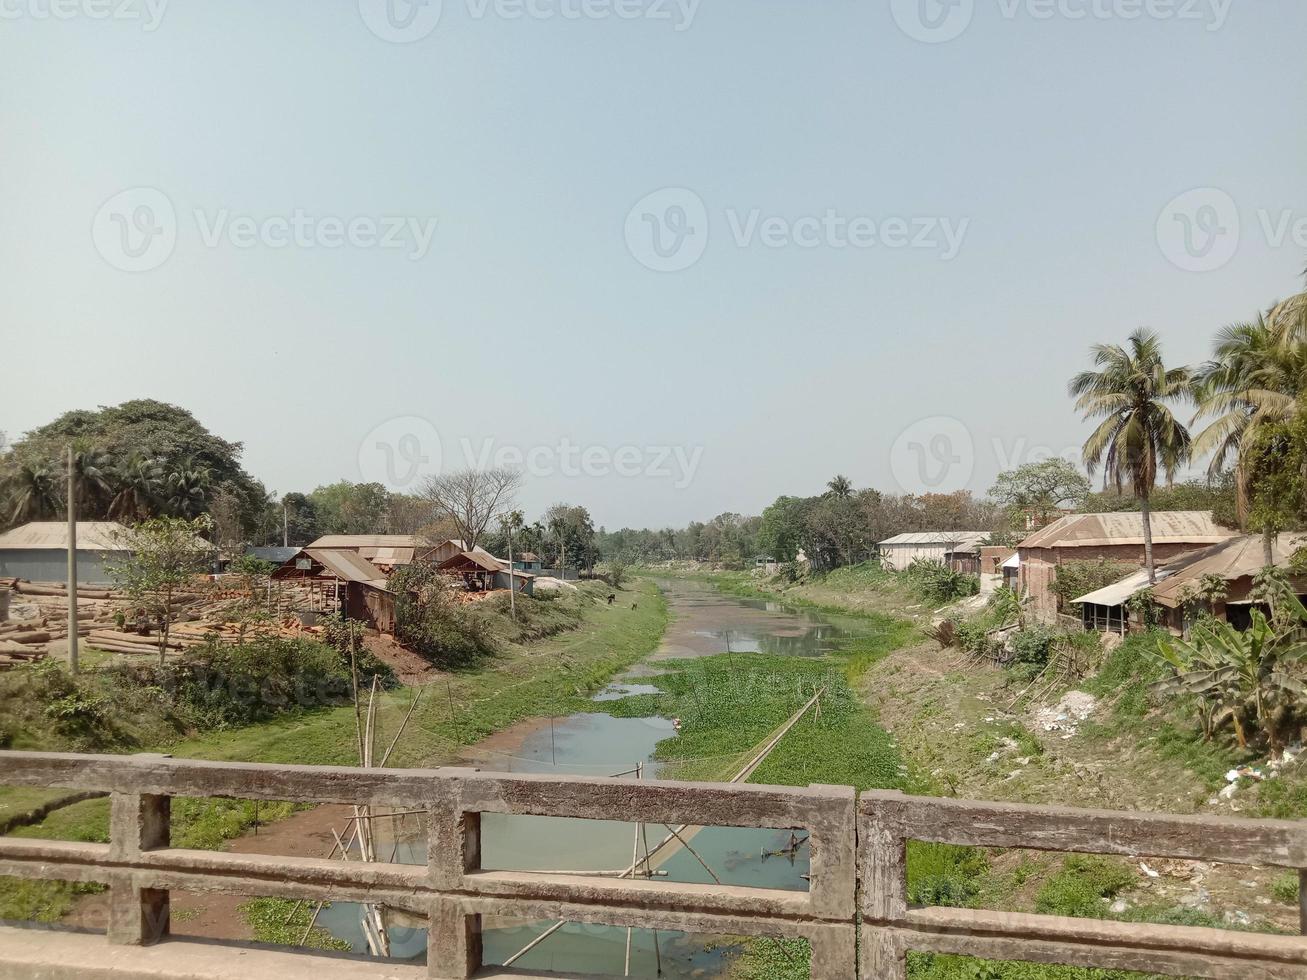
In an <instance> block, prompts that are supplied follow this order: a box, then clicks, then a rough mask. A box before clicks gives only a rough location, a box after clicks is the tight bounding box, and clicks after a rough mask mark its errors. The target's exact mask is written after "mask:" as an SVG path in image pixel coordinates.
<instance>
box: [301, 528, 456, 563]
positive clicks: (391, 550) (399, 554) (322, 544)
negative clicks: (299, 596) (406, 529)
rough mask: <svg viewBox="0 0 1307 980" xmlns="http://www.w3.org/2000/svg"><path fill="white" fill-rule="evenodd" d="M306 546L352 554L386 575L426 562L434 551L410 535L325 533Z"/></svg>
mask: <svg viewBox="0 0 1307 980" xmlns="http://www.w3.org/2000/svg"><path fill="white" fill-rule="evenodd" d="M308 547H309V548H313V549H316V550H324V549H325V550H330V551H349V552H353V553H354V554H356V555H358V556H359V557H360V558H363V559H366V560H367V561H368V562H370V563H371V564H373V565H376V566H377V567H378V568H380V569H382V570H383V571H387V572H391V571H394V570H395V569H396V568H398V567H399V566H401V565H411V564H413V562H414V561H420V560H423V559H429V558H430V557H431V552H432V551H433V550H434V549H433V547H432V546H431V545H428V544H424V543H423V542H422V541H421V539H419V538H418V537H416V536H415V535H412V534H325V535H323V536H322V537H320V538H318V539H317V540H316V541H314V542H313V543H312V544H310V545H308Z"/></svg>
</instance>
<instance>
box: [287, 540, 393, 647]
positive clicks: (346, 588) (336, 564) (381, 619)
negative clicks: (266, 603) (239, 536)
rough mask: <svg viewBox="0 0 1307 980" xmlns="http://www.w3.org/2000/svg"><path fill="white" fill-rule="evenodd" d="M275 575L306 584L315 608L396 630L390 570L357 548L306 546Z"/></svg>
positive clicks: (381, 630)
mask: <svg viewBox="0 0 1307 980" xmlns="http://www.w3.org/2000/svg"><path fill="white" fill-rule="evenodd" d="M271 578H272V579H273V581H276V582H298V583H300V584H301V585H304V586H306V587H307V588H308V595H309V602H310V604H311V605H312V606H313V610H314V611H317V612H328V613H333V612H341V613H343V614H344V615H345V616H346V617H348V618H350V619H358V620H362V621H363V622H365V623H367V624H369V625H370V626H372V627H373V628H374V629H376V630H378V631H379V632H382V633H394V632H395V593H393V592H391V591H390V588H389V586H388V585H387V582H386V573H385V572H383V571H382V570H381V569H380V568H378V567H377V566H376V565H373V564H372V563H371V562H369V561H368V560H367V559H366V558H364V557H362V556H361V555H360V554H358V553H357V552H355V551H350V550H347V549H334V548H312V547H310V548H302V549H300V550H298V551H296V553H295V554H294V555H293V556H292V557H291V558H290V559H288V560H287V561H286V562H285V563H283V564H282V565H281V567H279V568H277V569H275V570H274V571H273V572H272V575H271Z"/></svg>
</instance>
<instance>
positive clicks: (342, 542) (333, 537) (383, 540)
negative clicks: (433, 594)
mask: <svg viewBox="0 0 1307 980" xmlns="http://www.w3.org/2000/svg"><path fill="white" fill-rule="evenodd" d="M417 544H418V542H417V538H415V537H414V536H413V535H411V534H324V535H323V536H322V537H320V538H318V540H316V541H314V542H313V543H312V544H310V545H309V547H310V548H337V549H338V548H348V549H351V550H356V549H358V548H416V547H417Z"/></svg>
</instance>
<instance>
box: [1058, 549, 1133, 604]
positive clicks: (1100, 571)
mask: <svg viewBox="0 0 1307 980" xmlns="http://www.w3.org/2000/svg"><path fill="white" fill-rule="evenodd" d="M1135 570H1136V566H1134V565H1127V564H1124V563H1122V562H1119V561H1111V560H1109V559H1107V558H1100V559H1098V560H1097V561H1069V562H1066V563H1065V564H1062V565H1059V566H1058V567H1057V578H1056V580H1054V582H1053V584H1052V585H1051V586H1049V591H1050V592H1052V593H1053V594H1054V595H1055V596H1057V598H1058V605H1059V607H1060V608H1061V609H1062V610H1063V611H1066V610H1068V609H1071V608H1072V607H1073V603H1072V602H1071V600H1072V599H1077V598H1079V597H1080V596H1082V595H1087V594H1089V593H1090V592H1095V591H1097V590H1098V589H1102V588H1106V587H1107V586H1109V585H1111V584H1112V583H1113V582H1119V581H1121V579H1123V578H1125V577H1126V576H1127V575H1129V574H1130V573H1131V572H1133V571H1135Z"/></svg>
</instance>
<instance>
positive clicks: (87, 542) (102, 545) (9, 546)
mask: <svg viewBox="0 0 1307 980" xmlns="http://www.w3.org/2000/svg"><path fill="white" fill-rule="evenodd" d="M126 533H127V528H125V527H123V526H122V525H121V524H119V523H118V522H117V521H78V522H77V550H78V551H126V550H128V549H127V548H126V547H124V545H123V543H122V541H121V540H120V539H119V536H120V535H123V534H126ZM0 550H7V551H67V550H68V524H67V522H65V521H33V522H32V523H30V524H24V525H22V526H21V527H16V528H14V529H13V530H10V531H6V532H5V533H4V534H0Z"/></svg>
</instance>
